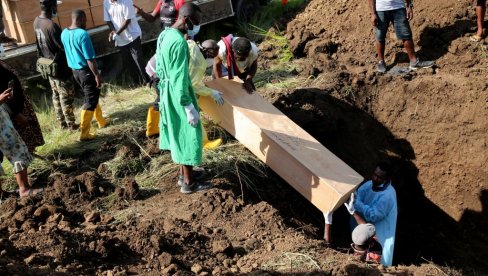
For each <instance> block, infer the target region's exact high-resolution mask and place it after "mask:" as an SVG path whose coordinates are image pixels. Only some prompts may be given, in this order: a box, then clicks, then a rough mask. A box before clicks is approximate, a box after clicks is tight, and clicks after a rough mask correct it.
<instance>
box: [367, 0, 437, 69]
mask: <svg viewBox="0 0 488 276" xmlns="http://www.w3.org/2000/svg"><path fill="white" fill-rule="evenodd" d="M405 2H406V6H405ZM368 3H369V9H370V11H371V23H373V26H374V28H375V32H376V54H377V58H378V64H377V71H378V72H380V73H385V72H386V70H387V66H386V64H385V38H386V32H387V31H388V26H389V25H390V23H392V24H393V27H394V28H395V33H396V35H397V38H398V39H401V40H403V47H405V50H406V51H407V54H408V58H409V60H410V66H409V68H410V70H417V69H420V68H430V67H432V66H434V62H433V61H420V60H419V59H418V58H417V56H416V55H415V48H414V47H415V46H414V43H413V39H412V31H411V29H410V23H409V21H410V20H412V18H413V4H412V0H368Z"/></svg>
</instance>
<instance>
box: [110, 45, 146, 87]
mask: <svg viewBox="0 0 488 276" xmlns="http://www.w3.org/2000/svg"><path fill="white" fill-rule="evenodd" d="M117 48H119V50H120V53H121V55H122V59H123V60H124V62H125V61H126V62H127V64H128V65H129V70H130V71H133V72H134V71H135V72H136V73H137V78H138V82H139V84H146V83H148V82H149V81H150V79H149V76H148V75H147V74H146V70H145V69H144V62H143V60H142V45H141V37H138V38H137V39H136V40H134V41H132V42H131V43H129V44H127V45H124V46H121V47H117Z"/></svg>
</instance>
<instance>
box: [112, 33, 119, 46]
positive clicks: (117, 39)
mask: <svg viewBox="0 0 488 276" xmlns="http://www.w3.org/2000/svg"><path fill="white" fill-rule="evenodd" d="M120 40H121V38H120V35H118V34H116V33H114V34H113V35H112V41H113V42H114V43H115V47H117V46H119V44H120Z"/></svg>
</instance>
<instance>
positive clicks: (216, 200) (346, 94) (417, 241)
mask: <svg viewBox="0 0 488 276" xmlns="http://www.w3.org/2000/svg"><path fill="white" fill-rule="evenodd" d="M323 2H324V1H319V0H315V1H310V3H309V4H308V6H307V7H306V8H305V10H304V12H303V13H301V14H300V15H298V16H297V18H296V19H295V20H294V21H292V22H291V23H290V24H289V25H288V30H287V36H288V37H289V38H290V41H291V43H292V49H293V50H294V52H295V54H296V55H297V56H298V57H303V59H302V60H297V61H295V62H294V63H295V64H296V65H297V68H299V69H297V70H296V72H297V73H299V74H301V76H309V75H313V76H315V79H312V80H311V81H308V82H304V87H302V88H299V89H290V90H289V91H288V92H287V93H278V92H276V91H273V89H268V90H267V91H259V92H260V93H262V94H263V95H264V96H266V97H267V98H268V99H270V100H271V101H272V102H273V103H274V104H275V105H276V106H277V107H278V108H280V109H281V110H282V111H283V112H285V113H286V114H287V115H289V116H290V117H291V118H292V119H293V120H295V121H296V122H297V123H299V124H300V125H301V126H302V127H303V128H305V129H306V130H307V131H309V132H310V133H311V134H312V135H314V136H315V137H316V138H317V139H318V140H320V141H321V142H322V143H323V144H324V145H325V146H327V147H328V148H329V149H331V150H332V151H333V152H334V153H335V154H337V155H338V156H339V157H341V158H342V159H343V160H344V161H346V162H347V163H348V164H349V165H351V166H352V167H353V168H354V169H356V170H357V171H358V172H360V173H361V174H363V175H364V176H365V177H368V175H369V173H370V171H371V169H372V167H373V166H374V164H375V163H376V162H377V161H379V160H382V159H384V158H388V159H390V160H391V161H392V162H393V163H394V165H395V166H396V168H397V170H396V173H395V177H394V185H395V188H396V189H397V193H398V197H399V207H400V210H399V223H398V228H397V229H398V232H397V244H396V255H395V261H396V262H398V263H404V264H411V263H418V262H422V263H424V264H422V266H420V267H414V266H408V267H405V266H399V267H393V268H389V269H385V268H384V267H382V266H371V265H365V264H361V263H359V262H357V260H356V259H355V258H354V257H353V256H352V255H348V254H343V252H344V251H346V249H343V248H345V247H347V246H348V243H349V242H350V240H349V237H348V234H347V233H348V230H347V220H348V216H347V215H346V214H345V212H344V210H342V209H341V210H339V211H338V212H337V213H336V214H335V216H334V229H333V231H334V232H333V236H334V238H335V239H336V244H337V246H338V249H329V248H327V247H326V246H325V244H324V243H323V242H322V241H321V239H320V238H321V234H322V232H321V229H320V227H321V224H322V223H323V221H322V217H321V214H320V212H318V211H317V210H316V209H315V208H314V207H313V206H311V205H310V204H309V203H308V202H307V201H306V200H304V199H303V198H302V197H301V196H299V195H298V194H297V193H296V192H295V191H294V190H292V189H291V188H290V187H289V186H288V185H286V184H285V183H283V182H282V181H280V180H279V178H277V177H276V176H273V175H272V173H270V177H269V178H266V179H260V180H259V181H255V185H256V187H258V188H259V189H257V190H258V193H257V194H256V192H255V190H256V189H255V190H248V189H247V188H246V187H241V185H240V184H239V179H237V178H236V177H221V178H218V179H215V180H214V182H215V183H216V187H215V188H214V189H212V190H209V191H207V192H202V193H197V194H192V195H181V194H180V193H179V190H178V187H177V186H176V180H175V178H174V177H173V176H167V177H164V178H162V179H160V180H159V181H158V183H155V185H156V186H157V189H144V188H140V187H139V184H138V183H137V181H136V180H135V179H134V178H133V177H134V176H135V175H136V174H137V173H140V172H141V170H143V169H144V166H145V165H147V164H148V163H149V162H150V160H149V157H147V156H146V153H150V155H151V156H152V157H155V156H157V155H158V154H160V153H158V150H154V149H155V148H157V146H156V147H155V144H156V142H154V141H153V143H151V140H149V141H147V140H145V139H144V138H143V137H142V136H143V135H142V136H141V135H139V136H138V138H137V142H138V145H144V148H145V150H144V152H141V149H140V148H139V146H138V145H135V144H134V143H133V141H132V140H130V139H125V138H124V137H123V136H124V135H119V133H112V134H111V135H113V137H122V138H117V139H113V140H111V141H110V142H106V143H104V144H102V145H101V147H100V149H99V150H98V152H95V153H94V152H86V153H84V154H80V155H79V156H77V157H76V158H75V157H71V158H74V159H75V160H72V162H71V163H72V164H76V166H73V167H72V168H69V167H56V166H55V165H53V168H52V171H53V173H52V174H50V175H49V177H46V178H42V177H43V176H40V177H41V179H32V181H34V182H35V183H46V184H47V187H48V188H47V190H46V192H45V196H44V197H37V198H32V199H23V200H18V199H14V198H11V199H7V200H6V201H3V202H2V204H1V205H0V256H1V258H0V274H2V275H11V274H40V275H49V274H60V275H64V274H69V275H72V274H90V275H93V274H96V275H128V274H133V273H138V274H143V275H169V274H171V275H172V274H179V275H186V274H188V275H190V274H199V275H209V274H215V275H221V274H246V273H247V274H256V275H261V274H265V273H266V274H272V275H280V273H283V274H300V273H301V274H305V273H310V272H312V273H311V274H314V272H316V273H317V274H324V273H325V274H333V275H351V274H352V275H357V274H359V275H380V274H385V273H390V274H394V275H411V274H416V275H445V274H450V275H456V273H458V272H456V271H454V270H449V269H448V268H446V267H439V266H435V265H432V264H430V263H427V261H430V260H431V259H432V260H433V261H435V262H436V263H438V264H440V265H443V266H444V265H448V266H453V267H456V268H460V269H463V270H464V273H466V274H468V273H470V272H473V271H475V272H476V273H477V275H479V274H486V273H488V270H487V269H486V261H485V260H486V259H487V252H486V250H487V247H486V244H487V237H486V231H485V230H484V232H483V229H487V228H488V227H487V225H486V223H487V221H488V220H487V207H486V203H487V202H488V192H487V188H488V187H487V181H486V180H487V171H486V170H485V169H483V167H482V164H484V163H486V161H487V157H486V152H487V149H486V131H487V125H486V124H487V123H486V117H487V115H488V114H487V106H486V105H487V96H486V95H487V94H486V92H485V91H486V89H487V87H486V80H483V79H482V78H481V77H479V76H480V75H482V74H483V73H484V74H485V75H486V67H487V66H486V65H487V60H486V57H483V55H482V48H480V47H479V46H477V45H474V44H471V43H469V42H468V41H467V38H466V37H464V33H465V32H466V31H467V30H471V29H472V26H473V25H472V23H471V22H470V21H468V19H469V20H471V19H472V16H473V13H472V11H470V10H468V9H467V4H464V3H458V2H454V1H451V0H448V1H444V2H442V3H436V5H434V4H433V3H416V11H417V14H416V17H417V19H415V20H414V22H413V27H414V33H415V38H416V41H419V39H420V38H421V37H424V36H425V37H426V38H425V39H421V41H424V40H425V41H431V42H429V44H424V43H419V44H421V45H422V49H425V50H424V51H422V55H423V57H425V58H435V59H436V61H437V64H438V65H439V66H440V68H439V69H437V70H436V71H435V74H434V73H433V72H432V71H422V72H418V73H415V74H411V75H408V76H404V77H399V76H390V75H378V74H376V73H374V52H373V47H372V45H371V43H372V35H371V32H370V27H369V25H368V24H367V23H368V15H367V13H366V12H365V11H366V1H364V2H365V3H362V2H358V3H355V2H354V3H353V2H351V1H325V2H327V3H326V4H324V3H323ZM423 2H427V1H423ZM439 11H445V12H444V13H443V14H445V16H443V17H439V16H437V13H438V12H439ZM456 18H457V19H456ZM346 19H347V20H346ZM359 20H361V21H359ZM416 20H420V21H416ZM455 20H457V21H455ZM463 20H464V21H465V23H463V24H464V25H463V24H460V23H457V22H458V21H463ZM464 21H463V22H464ZM418 22H421V23H418ZM453 26H454V27H453ZM304 30H305V31H304ZM307 32H309V33H313V36H307V35H305V34H307ZM302 33H303V34H302ZM422 35H423V36H422ZM297 37H298V39H297ZM427 38H428V39H427ZM430 43H433V44H430ZM391 44H393V43H391ZM307 45H308V46H307ZM311 49H313V50H311ZM388 52H389V53H391V54H390V58H389V62H390V63H391V62H392V61H393V60H398V61H403V60H404V55H403V54H395V53H400V52H401V48H400V47H397V46H394V47H392V46H391V45H390V46H389V47H388ZM392 56H395V58H392ZM310 64H311V65H312V66H310ZM264 69H266V68H264ZM301 76H300V77H301ZM143 119H144V118H142V119H141V120H143ZM124 131H126V132H129V133H132V134H136V136H137V133H138V131H139V130H137V129H132V130H124ZM120 159H124V160H126V164H130V166H129V165H126V166H123V165H121V166H118V167H110V166H108V165H107V163H108V162H110V161H112V160H120ZM115 163H117V162H115ZM133 164H139V165H138V166H132V165H133ZM96 168H98V170H97V169H96ZM214 176H215V175H212V174H210V175H208V178H212V177H214ZM483 204H484V205H483ZM424 258H425V259H424ZM426 260H427V261H426ZM475 272H473V274H474V273H475Z"/></svg>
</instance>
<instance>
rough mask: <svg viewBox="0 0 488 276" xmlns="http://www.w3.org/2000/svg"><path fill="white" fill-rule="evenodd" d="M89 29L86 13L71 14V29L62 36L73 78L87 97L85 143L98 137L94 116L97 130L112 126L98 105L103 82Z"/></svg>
mask: <svg viewBox="0 0 488 276" xmlns="http://www.w3.org/2000/svg"><path fill="white" fill-rule="evenodd" d="M85 28H86V14H85V12H84V11H82V10H74V11H73V12H72V13H71V26H69V27H68V28H66V29H64V30H63V32H62V33H61V42H62V43H63V45H64V49H65V51H66V58H67V60H68V66H69V67H70V68H71V69H72V71H73V77H74V79H75V81H76V82H77V83H78V85H79V86H80V87H81V89H82V90H83V93H84V95H85V99H84V104H83V107H82V110H81V125H80V130H81V135H80V140H81V141H86V140H91V139H94V138H95V135H94V134H92V133H90V128H91V121H92V119H93V115H95V119H96V120H97V122H98V127H99V128H103V127H105V126H106V125H108V124H109V122H110V121H109V120H106V119H104V118H103V116H102V108H101V107H100V104H99V103H98V99H99V97H100V88H101V87H102V79H101V77H100V73H99V72H98V69H97V61H96V59H95V58H96V55H95V50H94V49H93V44H92V42H91V38H90V35H89V34H88V32H87V31H85Z"/></svg>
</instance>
